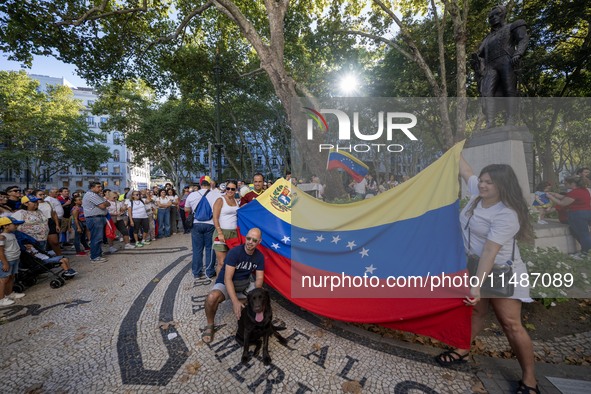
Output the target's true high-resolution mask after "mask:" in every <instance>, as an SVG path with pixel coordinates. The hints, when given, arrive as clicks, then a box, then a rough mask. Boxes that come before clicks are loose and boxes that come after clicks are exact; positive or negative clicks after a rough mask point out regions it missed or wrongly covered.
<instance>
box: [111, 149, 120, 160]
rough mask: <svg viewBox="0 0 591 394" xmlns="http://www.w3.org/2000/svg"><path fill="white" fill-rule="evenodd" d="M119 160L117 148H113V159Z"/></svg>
mask: <svg viewBox="0 0 591 394" xmlns="http://www.w3.org/2000/svg"><path fill="white" fill-rule="evenodd" d="M120 160H121V154H120V153H119V149H115V150H114V151H113V161H116V162H119V161H120Z"/></svg>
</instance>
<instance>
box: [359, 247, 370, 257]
mask: <svg viewBox="0 0 591 394" xmlns="http://www.w3.org/2000/svg"><path fill="white" fill-rule="evenodd" d="M359 254H360V255H361V258H364V257H365V256H369V249H365V248H361V252H359Z"/></svg>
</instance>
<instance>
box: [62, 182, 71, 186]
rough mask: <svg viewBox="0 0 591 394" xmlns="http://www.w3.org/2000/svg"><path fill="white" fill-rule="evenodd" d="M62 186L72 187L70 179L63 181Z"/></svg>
mask: <svg viewBox="0 0 591 394" xmlns="http://www.w3.org/2000/svg"><path fill="white" fill-rule="evenodd" d="M62 187H70V181H63V182H62Z"/></svg>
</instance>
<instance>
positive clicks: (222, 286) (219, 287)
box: [211, 282, 254, 301]
mask: <svg viewBox="0 0 591 394" xmlns="http://www.w3.org/2000/svg"><path fill="white" fill-rule="evenodd" d="M253 289H254V282H250V284H249V285H248V288H247V289H246V290H244V291H242V292H239V293H236V297H238V299H239V300H244V299H246V295H247V294H248V293H249V292H250V291H252V290H253ZM211 290H219V291H221V292H222V294H223V295H224V301H225V300H229V299H230V296H229V295H228V291H227V290H226V285H225V284H223V283H216V284H214V285H213V287H212V288H211Z"/></svg>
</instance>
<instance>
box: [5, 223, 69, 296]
mask: <svg viewBox="0 0 591 394" xmlns="http://www.w3.org/2000/svg"><path fill="white" fill-rule="evenodd" d="M15 234H16V238H17V240H18V243H19V245H20V248H21V257H20V261H21V263H20V269H19V272H18V274H17V276H16V283H15V286H18V287H19V288H21V289H24V287H25V286H32V285H34V284H36V283H37V277H38V276H39V275H40V274H44V273H48V274H50V275H51V276H53V279H52V280H51V282H50V283H49V284H50V286H51V287H52V288H58V287H61V286H63V285H64V283H65V282H64V279H71V278H73V277H74V276H75V275H76V274H77V272H76V271H75V270H74V269H73V268H71V267H70V261H69V260H68V258H67V257H63V256H55V254H53V255H51V254H50V253H52V252H45V251H43V248H42V247H41V245H39V243H38V242H37V241H36V240H35V239H34V238H32V237H29V236H28V235H27V234H24V233H22V232H19V231H17V232H16V233H15ZM56 267H61V270H60V271H59V272H57V273H54V272H53V271H52V269H53V268H56Z"/></svg>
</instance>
